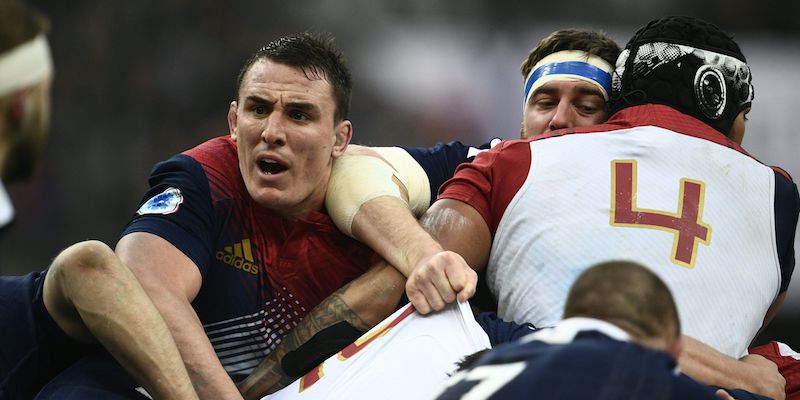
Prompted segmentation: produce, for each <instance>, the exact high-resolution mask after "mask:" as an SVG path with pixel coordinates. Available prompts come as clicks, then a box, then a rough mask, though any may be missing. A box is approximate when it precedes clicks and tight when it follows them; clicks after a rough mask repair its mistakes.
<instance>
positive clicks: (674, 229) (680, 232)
mask: <svg viewBox="0 0 800 400" xmlns="http://www.w3.org/2000/svg"><path fill="white" fill-rule="evenodd" d="M440 197H441V198H452V199H456V200H460V201H462V202H464V203H467V204H470V205H471V206H472V207H474V208H475V209H476V210H477V211H478V212H479V213H480V214H481V215H482V216H483V217H484V219H485V220H486V222H487V225H488V226H489V227H490V229H491V232H492V234H493V247H492V249H491V256H490V260H489V265H488V269H487V275H488V283H489V287H490V289H491V290H492V292H493V293H494V294H495V295H496V296H497V297H498V302H499V313H498V314H499V315H500V317H501V318H503V319H506V320H514V321H518V322H519V321H525V322H532V323H533V324H534V325H536V326H550V325H552V324H554V323H555V322H556V321H557V320H558V319H559V317H560V315H561V312H562V310H563V305H564V301H565V299H566V295H567V292H568V289H569V287H570V285H571V284H572V282H573V281H574V280H575V278H576V277H577V276H578V274H580V273H581V272H582V271H583V270H584V269H586V268H588V267H589V266H591V265H593V264H596V263H599V262H603V261H609V260H615V259H627V260H632V261H635V262H639V263H641V264H643V265H646V266H648V267H650V268H651V269H652V270H653V271H654V272H655V273H656V274H658V275H659V276H660V277H661V278H662V279H663V280H664V281H665V282H666V283H667V285H668V286H669V287H670V289H671V291H672V292H673V295H674V297H675V299H676V303H677V305H678V309H679V314H680V316H681V323H682V325H683V327H684V331H685V332H686V333H687V334H689V335H691V336H694V337H696V338H697V339H699V340H701V341H703V342H706V343H708V344H710V345H712V346H714V347H715V348H716V349H718V350H720V351H722V352H723V353H726V354H728V355H730V356H733V357H738V356H741V355H743V354H744V352H745V351H746V348H747V344H748V343H750V341H751V340H752V338H753V337H754V335H755V334H756V332H757V331H758V329H759V328H760V327H761V324H762V321H763V318H764V315H765V313H766V310H767V308H768V307H769V306H770V304H771V303H772V302H773V300H774V299H775V297H776V296H777V294H778V293H779V292H780V291H783V290H786V287H787V285H788V283H789V278H790V275H791V271H792V269H793V267H794V257H793V247H792V246H793V241H794V229H795V226H796V224H797V214H798V209H800V206H799V205H798V204H800V201H799V200H798V196H797V188H796V186H795V185H794V184H793V183H792V182H791V181H790V180H789V179H788V178H787V177H786V176H784V175H782V174H780V173H776V172H775V171H773V170H772V169H771V168H769V167H766V166H764V165H762V164H760V163H759V162H758V161H756V160H755V159H753V158H752V157H750V156H749V155H747V154H746V153H744V151H743V150H742V149H741V148H739V147H738V146H737V145H735V144H734V143H732V142H730V141H729V140H727V138H725V137H724V136H722V135H721V134H719V133H718V132H716V131H714V130H712V129H711V128H710V127H708V126H707V125H705V124H702V123H701V122H699V121H697V120H695V119H692V118H689V117H686V116H684V115H682V114H680V113H678V112H677V111H674V110H672V109H670V108H668V107H664V106H641V107H634V108H629V109H626V110H623V111H622V112H620V113H617V114H616V115H615V116H614V117H612V119H611V120H609V122H608V124H606V125H601V126H599V127H594V128H582V129H578V130H565V131H558V132H556V133H555V134H552V135H549V136H543V137H541V138H537V139H534V140H532V141H513V142H504V143H503V144H501V145H500V146H498V147H497V148H495V149H493V150H490V151H489V152H486V153H483V154H480V155H478V157H476V159H475V161H473V162H472V163H470V164H463V165H462V166H461V167H459V170H458V172H457V173H456V176H455V177H454V178H453V179H452V180H451V181H449V182H448V183H446V184H445V187H444V188H443V193H442V194H441V195H440Z"/></svg>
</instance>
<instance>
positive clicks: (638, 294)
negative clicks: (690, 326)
mask: <svg viewBox="0 0 800 400" xmlns="http://www.w3.org/2000/svg"><path fill="white" fill-rule="evenodd" d="M570 317H588V318H596V319H600V320H604V321H607V322H610V323H613V324H614V325H617V326H619V327H620V328H622V329H623V330H625V331H626V332H628V333H629V334H630V335H631V336H632V337H634V338H638V339H655V338H669V337H670V335H674V336H673V337H678V336H679V335H680V330H681V327H680V320H679V319H678V310H677V308H676V307H675V301H674V300H673V298H672V294H671V293H670V291H669V289H668V288H667V285H666V284H664V282H663V281H662V280H661V279H660V278H659V277H658V276H657V275H656V274H654V273H653V272H651V271H650V270H649V269H647V268H645V267H643V266H641V265H640V264H637V263H634V262H629V261H610V262H605V263H602V264H598V265H595V266H593V267H591V268H589V269H587V270H586V271H584V272H583V273H582V274H581V275H580V276H579V277H578V279H577V280H576V281H575V283H573V285H572V288H571V289H570V291H569V295H568V297H567V303H566V305H565V306H564V318H570Z"/></svg>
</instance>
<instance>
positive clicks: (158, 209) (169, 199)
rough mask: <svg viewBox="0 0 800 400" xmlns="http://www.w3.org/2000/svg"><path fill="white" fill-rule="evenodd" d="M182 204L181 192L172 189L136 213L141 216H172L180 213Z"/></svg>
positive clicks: (143, 205) (147, 203)
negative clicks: (179, 208)
mask: <svg viewBox="0 0 800 400" xmlns="http://www.w3.org/2000/svg"><path fill="white" fill-rule="evenodd" d="M181 203H183V195H182V194H181V191H180V190H179V189H177V188H172V187H171V188H169V189H167V190H165V191H163V192H161V193H159V194H157V195H155V196H153V197H152V198H151V199H150V200H147V201H146V202H145V203H144V204H142V206H141V207H140V208H139V210H138V211H136V213H137V214H139V215H145V214H172V213H174V212H175V211H178V207H179V206H180V205H181Z"/></svg>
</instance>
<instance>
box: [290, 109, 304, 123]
mask: <svg viewBox="0 0 800 400" xmlns="http://www.w3.org/2000/svg"><path fill="white" fill-rule="evenodd" d="M289 118H291V119H293V120H295V121H305V120H307V119H308V115H306V114H305V113H304V112H302V111H290V112H289Z"/></svg>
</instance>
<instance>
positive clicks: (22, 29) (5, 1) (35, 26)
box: [0, 0, 50, 54]
mask: <svg viewBox="0 0 800 400" xmlns="http://www.w3.org/2000/svg"><path fill="white" fill-rule="evenodd" d="M49 28H50V25H49V23H48V22H47V18H46V17H45V16H44V15H42V14H40V13H38V12H37V11H36V10H34V9H33V8H31V7H30V6H28V5H27V4H24V3H23V2H21V1H18V0H2V1H0V54H2V53H5V52H7V51H9V50H11V49H13V48H15V47H17V46H19V45H21V44H23V43H25V42H28V41H30V40H32V39H34V38H35V37H36V36H38V35H40V34H42V33H46V32H47V31H48V30H49Z"/></svg>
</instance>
